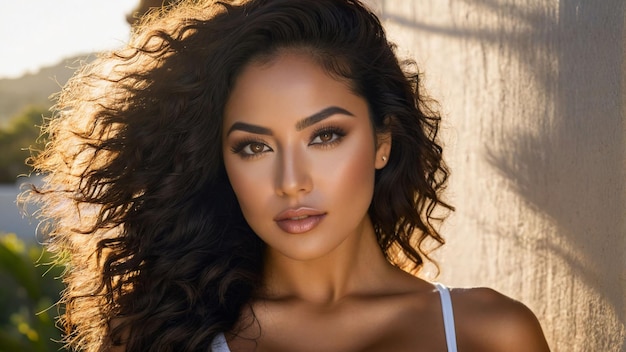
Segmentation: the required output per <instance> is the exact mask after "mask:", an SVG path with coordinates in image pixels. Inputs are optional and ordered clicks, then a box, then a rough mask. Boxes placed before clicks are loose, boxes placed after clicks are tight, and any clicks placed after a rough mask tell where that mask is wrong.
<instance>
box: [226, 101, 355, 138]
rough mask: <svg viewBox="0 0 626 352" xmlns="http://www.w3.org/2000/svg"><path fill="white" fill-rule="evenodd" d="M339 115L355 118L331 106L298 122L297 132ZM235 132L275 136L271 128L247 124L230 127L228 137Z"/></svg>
mask: <svg viewBox="0 0 626 352" xmlns="http://www.w3.org/2000/svg"><path fill="white" fill-rule="evenodd" d="M337 114H341V115H346V116H354V114H353V113H351V112H350V111H348V110H346V109H343V108H340V107H338V106H330V107H327V108H325V109H323V110H322V111H319V112H316V113H315V114H313V115H311V116H309V117H305V118H303V119H302V120H300V121H298V122H297V123H296V131H302V130H303V129H305V128H307V127H309V126H312V125H314V124H316V123H318V122H320V121H323V120H325V119H327V118H329V117H331V116H333V115H337ZM235 130H238V131H244V132H250V133H254V134H263V135H267V136H272V135H273V133H272V130H270V129H269V128H266V127H262V126H258V125H252V124H249V123H245V122H235V123H234V124H233V125H232V126H230V129H229V130H228V132H227V133H226V135H227V136H228V135H229V134H231V132H233V131H235Z"/></svg>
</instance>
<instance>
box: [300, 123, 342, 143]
mask: <svg viewBox="0 0 626 352" xmlns="http://www.w3.org/2000/svg"><path fill="white" fill-rule="evenodd" d="M345 135H346V134H345V132H344V131H343V130H341V129H339V128H334V127H330V128H328V127H326V128H322V129H320V130H318V131H316V132H315V133H314V134H313V136H314V137H313V139H312V140H311V142H310V143H309V145H331V144H334V143H336V142H339V141H340V140H341V138H342V137H344V136H345Z"/></svg>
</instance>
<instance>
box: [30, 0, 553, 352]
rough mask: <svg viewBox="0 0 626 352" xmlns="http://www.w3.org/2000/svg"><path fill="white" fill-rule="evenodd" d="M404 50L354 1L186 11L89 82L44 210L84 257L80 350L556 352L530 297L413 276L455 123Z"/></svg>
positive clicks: (72, 86)
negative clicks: (444, 116) (440, 137)
mask: <svg viewBox="0 0 626 352" xmlns="http://www.w3.org/2000/svg"><path fill="white" fill-rule="evenodd" d="M393 50H394V46H393V45H392V44H390V43H389V42H388V41H387V39H386V37H385V33H384V31H383V28H382V27H381V24H380V23H379V21H378V19H377V18H376V16H375V15H374V14H372V13H371V12H370V11H369V10H368V9H367V8H366V7H365V6H364V5H363V4H361V3H360V2H358V1H356V0H340V1H339V0H316V1H295V0H251V1H243V2H236V3H235V2H232V3H231V2H226V3H224V2H219V3H216V2H213V1H191V2H184V3H182V4H180V5H179V6H177V7H176V8H172V9H168V10H167V11H164V12H163V13H161V14H152V16H151V17H150V18H148V19H146V20H144V21H143V23H142V24H141V25H140V26H139V27H138V28H137V29H136V32H135V33H134V35H133V38H132V39H131V42H130V44H129V45H128V46H127V47H126V48H125V49H123V50H121V51H119V52H117V53H113V54H111V55H109V56H105V57H102V58H100V59H99V60H98V61H97V62H95V63H94V64H92V65H90V66H89V67H87V68H85V69H83V70H82V71H81V72H80V73H79V74H77V75H76V76H75V77H74V78H73V79H72V80H71V81H70V83H68V85H67V86H66V87H65V88H64V90H63V92H62V93H61V95H60V97H59V101H58V104H57V105H56V109H55V112H56V113H55V116H54V118H53V119H51V121H50V123H49V125H48V128H47V131H48V132H49V135H50V143H49V144H48V147H47V148H46V150H45V151H44V152H43V153H42V154H41V155H39V156H37V157H36V159H35V166H36V168H37V170H39V171H40V172H43V173H46V174H47V178H46V184H45V185H44V186H43V187H42V188H41V189H39V190H37V192H35V193H34V194H33V195H32V197H35V198H37V197H39V199H41V200H42V202H43V205H44V207H43V215H44V216H45V217H46V218H48V219H51V220H52V222H51V224H52V227H51V228H50V232H49V233H50V247H51V248H52V249H53V250H56V251H57V253H59V254H60V255H66V257H63V258H64V259H67V260H68V261H69V270H68V272H67V274H66V276H65V280H66V282H67V284H68V290H67V292H66V293H65V298H64V303H65V306H66V311H65V316H64V326H65V328H66V333H67V342H68V343H69V344H70V345H71V346H73V347H74V348H77V349H84V350H87V351H107V350H114V351H207V350H214V351H229V350H230V351H253V350H255V351H417V350H419V351H442V350H446V348H447V350H448V351H455V350H456V348H457V346H458V348H459V349H460V350H462V351H474V350H475V351H547V350H548V347H547V344H546V342H545V339H544V337H543V333H542V331H541V328H540V326H539V324H538V322H537V319H536V318H535V316H534V315H533V314H532V313H531V312H530V311H529V310H528V309H527V308H526V307H525V306H523V305H522V304H520V303H518V302H515V301H513V300H511V299H509V298H507V297H505V296H503V295H501V294H499V293H497V292H494V291H492V290H489V289H483V288H481V289H468V290H458V289H455V290H452V291H449V290H448V289H447V288H445V287H443V286H441V285H438V286H434V285H433V284H431V283H428V282H426V281H423V280H421V279H419V278H417V277H415V276H413V275H411V274H409V273H416V272H417V271H418V270H419V269H420V267H421V266H422V264H423V261H424V260H426V259H427V254H426V250H425V247H426V246H428V244H429V243H430V244H433V243H434V244H443V239H442V238H441V237H440V235H439V233H438V231H437V223H438V222H439V221H440V219H438V218H436V217H435V215H434V214H435V213H439V214H441V211H439V209H443V210H446V209H451V206H449V205H448V204H446V203H445V202H444V201H442V200H441V198H440V192H441V190H442V189H443V187H444V184H445V182H446V179H447V176H448V172H447V169H446V167H445V165H444V163H443V161H442V158H441V147H440V146H439V145H438V144H437V138H436V135H437V128H438V123H439V116H438V115H437V114H436V113H434V112H433V111H431V110H429V108H428V106H427V105H426V102H427V98H426V97H425V96H424V95H423V93H422V92H421V90H420V85H419V81H418V75H417V73H416V72H414V63H413V62H411V61H407V62H401V63H400V62H399V61H398V60H397V58H396V56H395V54H394V51H393ZM403 269H404V270H403ZM450 296H451V297H452V299H451V301H452V303H451V302H450V299H449V297H450ZM452 307H453V310H454V314H452Z"/></svg>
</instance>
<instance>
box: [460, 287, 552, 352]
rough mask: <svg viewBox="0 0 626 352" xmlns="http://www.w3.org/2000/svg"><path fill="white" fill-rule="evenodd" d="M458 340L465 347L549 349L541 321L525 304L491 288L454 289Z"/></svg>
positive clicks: (461, 346) (474, 348)
mask: <svg viewBox="0 0 626 352" xmlns="http://www.w3.org/2000/svg"><path fill="white" fill-rule="evenodd" d="M451 296H452V301H453V306H454V315H455V326H456V330H457V342H458V344H459V348H460V349H462V350H464V351H511V352H516V351H519V352H522V351H524V352H526V351H528V352H530V351H533V352H534V351H538V352H541V351H549V350H550V349H549V347H548V344H547V342H546V339H545V337H544V334H543V331H542V329H541V325H540V324H539V321H538V320H537V317H536V316H535V314H534V313H533V312H532V311H531V310H530V309H529V308H528V307H526V306H525V305H524V304H522V303H521V302H518V301H516V300H514V299H512V298H509V297H507V296H505V295H503V294H501V293H499V292H497V291H495V290H492V289H489V288H471V289H453V290H452V291H451Z"/></svg>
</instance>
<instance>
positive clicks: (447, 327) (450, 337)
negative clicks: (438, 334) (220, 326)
mask: <svg viewBox="0 0 626 352" xmlns="http://www.w3.org/2000/svg"><path fill="white" fill-rule="evenodd" d="M435 287H436V288H437V291H439V296H440V297H441V310H442V312H443V328H444V331H445V333H446V344H447V346H448V352H457V349H456V331H455V330H454V314H453V312H452V300H451V299H450V290H449V289H448V288H447V287H446V286H444V285H442V284H440V283H435ZM211 351H213V352H230V349H229V348H228V344H227V343H226V338H225V337H224V334H221V333H220V334H219V335H217V336H215V339H213V342H212V343H211Z"/></svg>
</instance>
